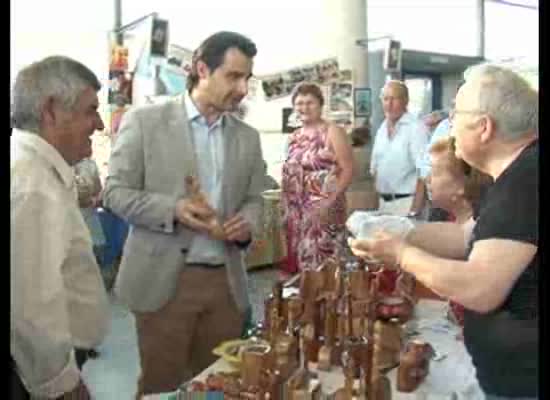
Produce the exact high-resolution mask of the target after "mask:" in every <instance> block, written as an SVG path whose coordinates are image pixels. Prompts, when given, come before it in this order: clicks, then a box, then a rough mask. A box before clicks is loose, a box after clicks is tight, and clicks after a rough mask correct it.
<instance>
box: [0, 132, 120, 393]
mask: <svg viewBox="0 0 550 400" xmlns="http://www.w3.org/2000/svg"><path fill="white" fill-rule="evenodd" d="M10 153H11V161H10V176H11V183H10V200H11V203H10V210H11V238H10V251H11V253H10V272H11V276H10V285H11V287H10V289H11V294H10V299H11V316H10V322H11V327H10V352H11V356H12V357H13V359H14V361H15V363H16V366H17V369H18V373H19V375H20V377H21V380H22V381H23V382H24V384H25V386H26V387H27V390H28V391H29V392H30V393H31V394H33V395H34V396H37V397H45V398H52V397H58V396H60V395H62V394H63V393H67V392H70V391H71V390H73V389H74V388H75V387H76V385H77V384H78V381H79V379H80V372H79V370H78V368H77V366H76V363H75V359H74V351H73V348H75V347H80V348H93V347H95V346H97V345H98V344H99V343H100V342H101V341H102V340H103V338H104V337H105V335H106V333H107V329H108V325H109V321H110V317H109V303H108V298H107V293H106V291H105V286H104V284H103V280H102V278H101V274H100V271H99V267H98V265H97V263H96V260H95V257H94V254H93V251H92V242H91V238H90V233H89V231H88V229H87V227H86V225H85V223H84V220H83V218H82V215H81V213H80V209H79V207H78V203H77V194H76V187H75V180H74V172H73V169H72V168H71V167H70V166H69V165H68V164H67V162H66V161H65V160H64V159H63V158H62V157H61V155H60V154H59V152H58V151H57V150H56V149H55V148H54V147H52V146H51V145H50V144H49V143H47V142H46V141H45V140H43V139H42V138H41V137H40V136H39V135H37V134H34V133H30V132H25V131H21V130H18V129H14V131H13V133H12V137H11V143H10Z"/></svg>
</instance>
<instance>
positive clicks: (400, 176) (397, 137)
mask: <svg viewBox="0 0 550 400" xmlns="http://www.w3.org/2000/svg"><path fill="white" fill-rule="evenodd" d="M427 143H428V132H427V130H426V127H425V125H424V124H423V123H422V122H421V121H419V120H418V119H417V118H415V117H414V116H413V115H412V114H410V113H408V112H407V113H405V114H403V115H402V116H401V118H399V121H397V123H396V125H395V133H394V135H393V136H392V138H391V139H390V138H389V137H388V128H387V122H386V120H384V122H383V123H382V125H380V128H378V132H376V137H375V138H374V146H373V148H372V156H371V165H370V171H371V173H372V174H373V175H375V177H376V190H377V191H378V193H388V194H412V193H414V192H415V190H416V180H417V178H418V166H419V163H420V160H421V158H422V156H423V155H424V149H425V148H426V144H427Z"/></svg>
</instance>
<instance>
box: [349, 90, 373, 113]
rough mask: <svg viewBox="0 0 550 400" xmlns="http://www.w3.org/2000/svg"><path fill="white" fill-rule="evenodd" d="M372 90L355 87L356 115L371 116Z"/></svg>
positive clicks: (354, 102) (354, 103)
mask: <svg viewBox="0 0 550 400" xmlns="http://www.w3.org/2000/svg"><path fill="white" fill-rule="evenodd" d="M371 104H372V92H371V89H370V88H355V89H354V91H353V105H354V107H353V109H354V111H355V113H354V115H355V116H356V117H370V115H371Z"/></svg>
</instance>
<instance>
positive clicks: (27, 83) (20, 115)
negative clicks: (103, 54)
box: [11, 56, 101, 134]
mask: <svg viewBox="0 0 550 400" xmlns="http://www.w3.org/2000/svg"><path fill="white" fill-rule="evenodd" d="M88 87H92V88H93V89H95V90H96V92H97V91H99V89H100V88H101V83H100V82H99V79H98V78H97V76H96V75H95V74H94V73H93V72H92V71H91V70H90V69H89V68H88V67H86V66H85V65H84V64H81V63H80V62H78V61H75V60H73V59H71V58H68V57H64V56H52V57H47V58H45V59H43V60H41V61H37V62H34V63H32V64H30V65H29V66H27V67H25V68H23V69H22V70H21V71H20V72H19V73H18V74H17V77H16V79H15V84H14V87H13V91H12V113H11V118H12V121H11V122H12V125H13V127H15V128H18V129H24V130H26V131H29V132H33V133H37V134H38V133H40V125H41V122H42V121H41V107H42V105H43V104H44V102H45V101H46V100H47V99H48V98H50V97H53V98H55V99H56V100H58V101H60V102H61V104H62V105H63V106H64V107H65V108H66V109H67V110H73V109H74V107H75V104H76V102H77V100H78V97H79V96H80V94H81V93H82V91H83V90H85V89H87V88H88Z"/></svg>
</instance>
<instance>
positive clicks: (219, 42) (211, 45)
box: [187, 31, 258, 90]
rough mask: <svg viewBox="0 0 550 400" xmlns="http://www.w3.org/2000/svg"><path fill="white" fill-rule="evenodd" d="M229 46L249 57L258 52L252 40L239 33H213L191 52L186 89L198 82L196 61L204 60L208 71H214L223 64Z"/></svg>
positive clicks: (191, 87)
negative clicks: (191, 58)
mask: <svg viewBox="0 0 550 400" xmlns="http://www.w3.org/2000/svg"><path fill="white" fill-rule="evenodd" d="M230 48H236V49H239V50H240V51H242V52H243V53H244V54H245V55H246V56H247V57H249V58H252V57H254V56H256V53H257V52H258V50H257V49H256V45H255V44H254V42H252V40H250V39H249V38H247V37H245V36H243V35H241V34H240V33H236V32H228V31H222V32H217V33H214V34H213V35H212V36H210V37H208V38H207V39H206V40H204V41H203V42H202V43H201V45H200V46H199V47H198V49H197V50H195V52H194V53H193V60H192V62H191V71H190V72H189V75H188V76H187V89H188V90H191V89H193V88H194V87H195V86H196V85H197V83H198V82H199V74H198V72H197V62H198V61H202V62H204V63H205V64H206V65H207V66H208V68H209V69H210V72H214V70H215V69H216V68H218V67H219V66H220V65H222V64H223V61H224V58H225V53H226V52H227V50H229V49H230Z"/></svg>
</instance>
